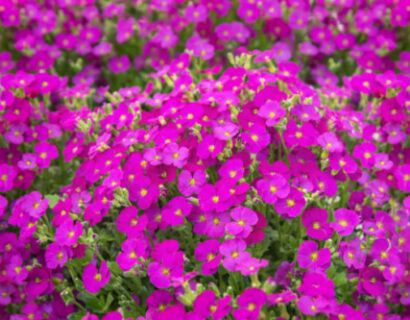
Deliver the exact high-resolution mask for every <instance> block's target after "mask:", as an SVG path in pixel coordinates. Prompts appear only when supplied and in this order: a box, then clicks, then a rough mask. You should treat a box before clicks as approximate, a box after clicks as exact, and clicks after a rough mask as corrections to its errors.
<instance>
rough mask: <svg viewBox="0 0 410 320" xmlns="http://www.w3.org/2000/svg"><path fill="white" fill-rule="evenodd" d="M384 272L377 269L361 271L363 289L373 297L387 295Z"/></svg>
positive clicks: (367, 268) (368, 268) (360, 279)
mask: <svg viewBox="0 0 410 320" xmlns="http://www.w3.org/2000/svg"><path fill="white" fill-rule="evenodd" d="M383 280H384V279H383V275H382V272H381V271H380V270H379V269H377V268H370V267H366V268H363V269H361V270H360V278H359V281H361V282H362V286H363V289H364V290H365V291H366V292H367V294H369V295H371V296H375V297H377V296H380V295H383V294H385V293H386V290H387V288H386V286H385V285H384V281H383Z"/></svg>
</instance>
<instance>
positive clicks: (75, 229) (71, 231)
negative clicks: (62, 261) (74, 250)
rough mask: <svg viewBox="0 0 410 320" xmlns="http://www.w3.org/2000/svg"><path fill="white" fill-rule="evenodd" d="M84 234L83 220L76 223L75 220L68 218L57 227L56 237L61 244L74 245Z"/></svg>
mask: <svg viewBox="0 0 410 320" xmlns="http://www.w3.org/2000/svg"><path fill="white" fill-rule="evenodd" d="M82 234H83V226H82V224H81V222H80V221H76V222H75V223H74V222H73V220H71V219H67V220H66V221H64V223H63V224H61V225H60V226H59V227H58V228H57V230H56V235H55V239H56V242H58V243H59V244H60V245H65V246H73V245H75V244H76V243H77V239H78V238H79V237H80V236H81V235H82Z"/></svg>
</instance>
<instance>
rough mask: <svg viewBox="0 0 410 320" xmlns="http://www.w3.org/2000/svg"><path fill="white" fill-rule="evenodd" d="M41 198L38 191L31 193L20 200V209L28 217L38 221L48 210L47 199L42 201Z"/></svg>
mask: <svg viewBox="0 0 410 320" xmlns="http://www.w3.org/2000/svg"><path fill="white" fill-rule="evenodd" d="M42 198H43V196H42V195H41V193H40V192H38V191H32V192H30V193H29V194H26V195H25V196H24V197H22V198H20V201H21V208H22V209H24V210H25V211H26V212H28V213H29V215H30V216H32V217H34V218H36V219H38V218H39V217H41V216H42V215H44V213H45V212H46V210H47V208H48V199H42Z"/></svg>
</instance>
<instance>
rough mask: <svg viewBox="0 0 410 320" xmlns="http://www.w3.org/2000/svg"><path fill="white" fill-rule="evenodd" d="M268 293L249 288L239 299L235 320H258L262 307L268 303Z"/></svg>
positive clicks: (234, 314) (234, 312) (234, 313)
mask: <svg viewBox="0 0 410 320" xmlns="http://www.w3.org/2000/svg"><path fill="white" fill-rule="evenodd" d="M266 300H267V295H266V293H265V292H264V291H263V290H261V289H258V288H247V289H245V290H244V292H242V294H241V295H240V296H239V297H238V307H239V308H238V309H235V310H234V311H233V316H234V317H235V319H241V320H242V319H243V320H244V319H249V320H256V319H258V318H259V312H260V309H261V307H262V306H263V305H264V304H265V303H266Z"/></svg>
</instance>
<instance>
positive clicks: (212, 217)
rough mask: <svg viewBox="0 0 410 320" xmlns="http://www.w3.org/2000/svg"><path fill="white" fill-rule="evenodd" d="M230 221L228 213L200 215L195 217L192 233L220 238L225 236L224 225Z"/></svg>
mask: <svg viewBox="0 0 410 320" xmlns="http://www.w3.org/2000/svg"><path fill="white" fill-rule="evenodd" d="M230 221H231V218H230V215H229V213H228V212H207V213H201V214H199V215H197V217H196V224H195V226H194V232H195V233H198V234H205V235H207V236H208V237H212V238H220V237H223V236H224V235H225V229H226V224H227V223H228V222H230Z"/></svg>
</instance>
